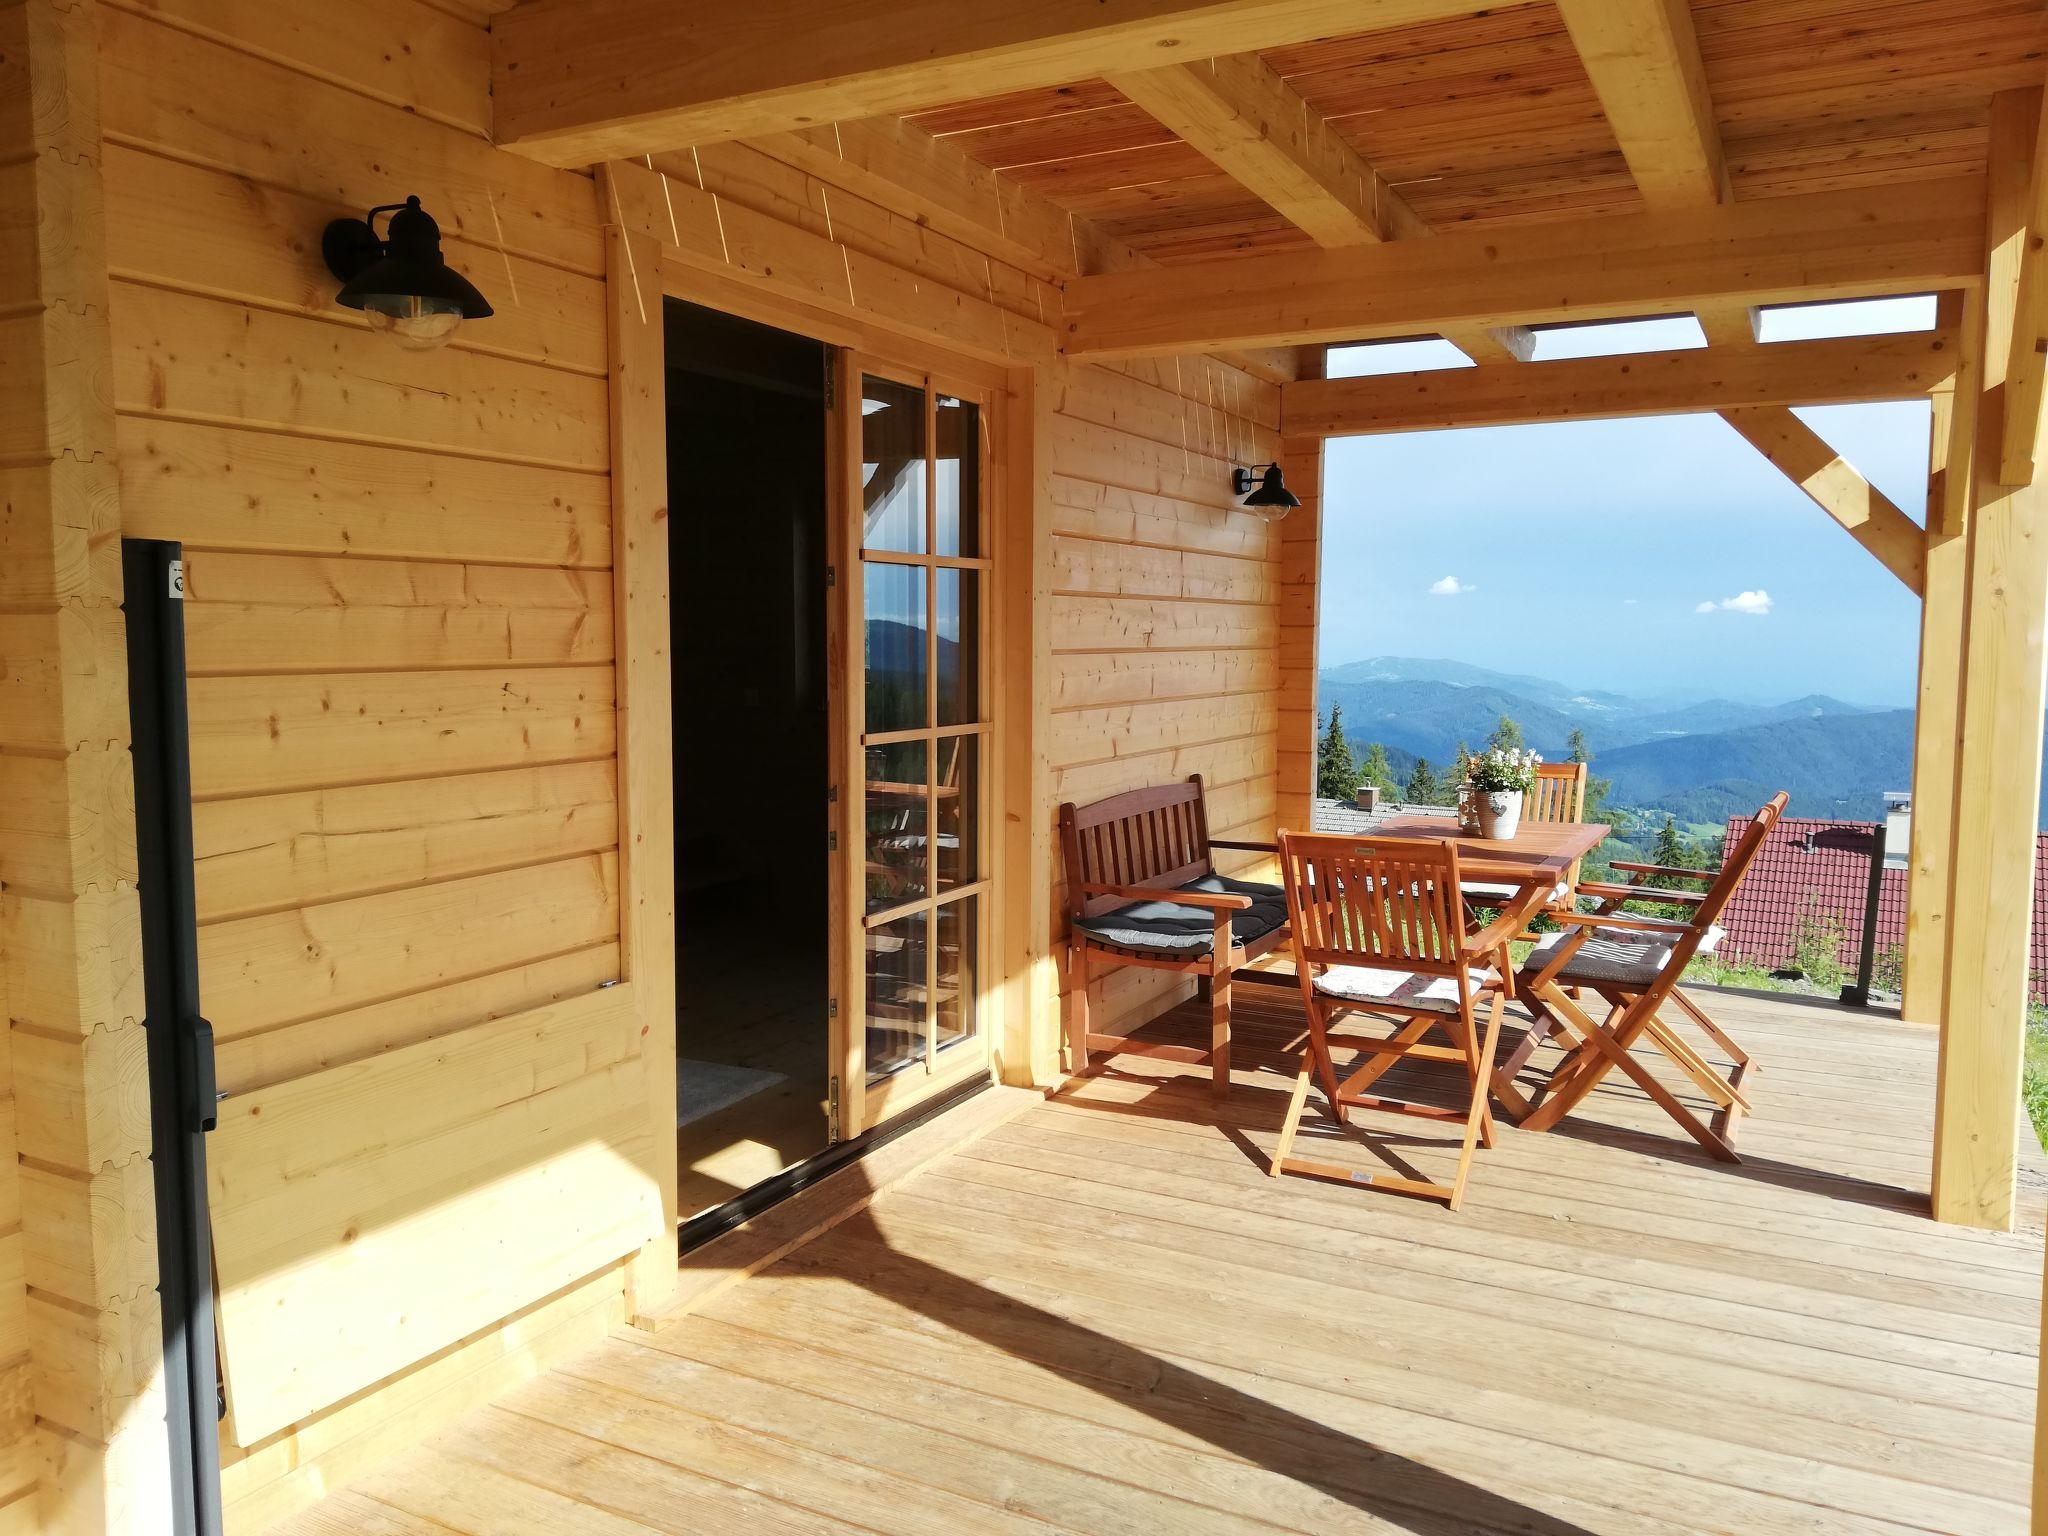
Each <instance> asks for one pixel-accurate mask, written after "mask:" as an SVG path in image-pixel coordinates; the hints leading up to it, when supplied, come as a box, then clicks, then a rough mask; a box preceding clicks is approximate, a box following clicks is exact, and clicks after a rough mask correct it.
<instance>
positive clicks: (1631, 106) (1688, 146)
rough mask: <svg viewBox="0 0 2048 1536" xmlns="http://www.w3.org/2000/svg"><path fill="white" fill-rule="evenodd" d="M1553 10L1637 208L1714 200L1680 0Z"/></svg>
mask: <svg viewBox="0 0 2048 1536" xmlns="http://www.w3.org/2000/svg"><path fill="white" fill-rule="evenodd" d="M1558 10H1559V12H1560V14H1562V16H1563V17H1564V24H1565V30H1566V31H1567V32H1569V33H1570V34H1571V39H1572V46H1573V47H1574V48H1576V49H1577V50H1578V54H1579V59H1580V61H1581V62H1582V63H1583V64H1584V65H1585V66H1586V73H1587V75H1588V76H1590V77H1591V79H1592V81H1593V90H1594V93H1595V94H1596V95H1598V96H1599V98H1600V106H1601V109H1602V110H1603V111H1604V112H1605V113H1606V114H1607V121H1608V124H1609V126H1610V127H1612V128H1613V130H1614V137H1615V139H1616V140H1617V141H1618V142H1619V143H1620V145H1621V154H1622V158H1623V159H1624V160H1626V161H1627V162H1628V168H1629V174H1630V175H1632V176H1633V177H1634V178H1635V183H1636V190H1637V191H1638V192H1640V193H1641V194H1642V198H1643V202H1644V204H1645V206H1647V207H1650V208H1697V207H1699V206H1701V205H1702V204H1706V203H1715V202H1719V201H1721V197H1722V192H1723V188H1724V184H1725V181H1726V176H1727V172H1726V169H1725V167H1724V165H1723V162H1722V157H1721V134H1720V130H1719V129H1718V128H1717V127H1716V126H1715V124H1714V113H1713V107H1712V104H1711V102H1710V101H1709V99H1708V96H1707V78H1706V70H1705V69H1704V67H1703V66H1702V65H1701V63H1700V50H1699V42H1698V40H1697V39H1696V38H1695V37H1694V36H1693V28H1692V11H1691V8H1690V7H1689V6H1688V5H1687V3H1686V0H1559V5H1558Z"/></svg>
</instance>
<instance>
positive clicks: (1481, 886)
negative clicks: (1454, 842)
mask: <svg viewBox="0 0 2048 1536" xmlns="http://www.w3.org/2000/svg"><path fill="white" fill-rule="evenodd" d="M1458 889H1459V890H1461V891H1463V892H1464V893H1465V899H1466V900H1467V901H1476V902H1478V903H1480V904H1481V905H1494V906H1498V905H1499V904H1500V903H1501V902H1504V901H1513V900H1514V899H1515V898H1516V897H1517V896H1519V895H1521V894H1522V891H1523V889H1524V887H1522V886H1519V885H1495V884H1493V883H1492V882H1491V881H1488V880H1467V881H1465V882H1464V883H1463V884H1461V885H1460V886H1459V887H1458ZM1571 893H1572V884H1571V882H1570V881H1569V880H1560V881H1558V882H1557V888H1556V889H1555V890H1553V891H1552V892H1551V893H1550V899H1551V900H1552V901H1563V900H1564V899H1565V897H1567V896H1569V895H1571Z"/></svg>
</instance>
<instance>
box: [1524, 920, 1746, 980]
mask: <svg viewBox="0 0 2048 1536" xmlns="http://www.w3.org/2000/svg"><path fill="white" fill-rule="evenodd" d="M1630 921H1635V919H1634V918H1631V919H1630ZM1645 921H1655V922H1656V923H1657V926H1658V927H1660V928H1663V929H1666V930H1667V931H1668V932H1669V933H1670V934H1671V937H1670V938H1666V937H1664V936H1663V934H1656V933H1631V932H1629V931H1628V930H1627V929H1623V928H1610V929H1608V930H1606V931H1605V932H1604V933H1603V932H1599V931H1597V930H1596V931H1595V933H1594V935H1593V937H1592V938H1589V939H1588V940H1586V942H1585V943H1583V944H1581V945H1580V946H1579V947H1578V949H1577V950H1575V951H1574V952H1573V954H1572V957H1571V959H1569V960H1567V961H1565V963H1564V969H1563V970H1561V971H1559V972H1558V973H1557V975H1556V977H1555V978H1553V979H1554V980H1557V981H1563V982H1578V981H1585V982H1602V981H1604V982H1612V983H1617V984H1619V985H1621V986H1625V987H1647V986H1648V985H1649V984H1650V983H1651V982H1653V981H1655V980H1656V979H1657V978H1658V977H1659V976H1660V975H1662V974H1663V971H1664V967H1665V965H1666V964H1667V963H1669V961H1670V959H1671V950H1672V946H1673V944H1674V943H1675V942H1676V940H1677V936H1678V934H1679V933H1680V932H1682V931H1683V930H1684V928H1685V926H1686V925H1685V924H1684V923H1675V922H1670V921H1668V920H1663V919H1645ZM1574 931H1575V930H1572V929H1561V930H1559V931H1558V932H1556V933H1546V934H1545V935H1543V937H1542V938H1541V939H1539V940H1537V941H1536V947H1535V948H1534V949H1532V950H1531V951H1529V958H1528V960H1527V961H1526V962H1524V964H1523V970H1524V972H1525V973H1527V974H1530V975H1534V974H1535V973H1536V972H1538V971H1540V970H1542V969H1543V968H1544V967H1545V966H1546V965H1548V964H1549V963H1550V960H1551V957H1552V956H1553V955H1555V954H1556V953H1557V946H1558V945H1560V944H1562V943H1563V942H1564V941H1565V940H1566V939H1567V938H1568V937H1570V935H1571V933H1572V932H1574ZM1726 931H1727V930H1726V929H1724V928H1722V927H1721V925H1720V924H1719V923H1716V924H1714V925H1713V926H1712V927H1710V928H1708V929H1707V934H1706V937H1705V938H1704V939H1702V940H1701V941H1700V947H1699V948H1698V949H1697V950H1696V951H1694V953H1695V954H1701V955H1711V954H1712V953H1713V952H1714V951H1715V950H1717V949H1719V948H1720V947H1721V939H1722V936H1723V935H1724V934H1725V933H1726Z"/></svg>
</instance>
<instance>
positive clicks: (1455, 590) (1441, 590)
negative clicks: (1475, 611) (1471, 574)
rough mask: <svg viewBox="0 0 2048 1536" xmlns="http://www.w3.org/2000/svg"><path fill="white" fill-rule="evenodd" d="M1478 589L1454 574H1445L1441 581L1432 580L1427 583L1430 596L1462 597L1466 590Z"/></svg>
mask: <svg viewBox="0 0 2048 1536" xmlns="http://www.w3.org/2000/svg"><path fill="white" fill-rule="evenodd" d="M1478 590H1479V589H1478V588H1477V587H1473V586H1469V585H1467V584H1466V583H1465V582H1462V581H1460V580H1458V578H1457V577H1455V576H1446V577H1445V578H1444V579H1443V580H1442V581H1433V582H1431V583H1430V585H1429V595H1430V596H1431V597H1463V596H1464V595H1465V594H1466V593H1467V592H1476V591H1478Z"/></svg>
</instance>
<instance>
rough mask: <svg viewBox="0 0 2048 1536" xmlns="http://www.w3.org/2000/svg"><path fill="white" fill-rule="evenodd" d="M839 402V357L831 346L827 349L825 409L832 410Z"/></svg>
mask: <svg viewBox="0 0 2048 1536" xmlns="http://www.w3.org/2000/svg"><path fill="white" fill-rule="evenodd" d="M838 404H839V368H838V358H837V357H836V356H835V355H834V354H833V351H832V349H831V348H830V347H827V348H826V349H825V409H826V410H828V411H829V410H831V409H832V408H833V407H835V406H836V405H838Z"/></svg>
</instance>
